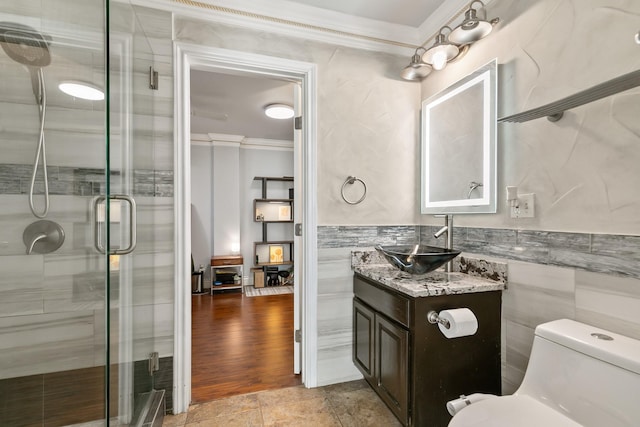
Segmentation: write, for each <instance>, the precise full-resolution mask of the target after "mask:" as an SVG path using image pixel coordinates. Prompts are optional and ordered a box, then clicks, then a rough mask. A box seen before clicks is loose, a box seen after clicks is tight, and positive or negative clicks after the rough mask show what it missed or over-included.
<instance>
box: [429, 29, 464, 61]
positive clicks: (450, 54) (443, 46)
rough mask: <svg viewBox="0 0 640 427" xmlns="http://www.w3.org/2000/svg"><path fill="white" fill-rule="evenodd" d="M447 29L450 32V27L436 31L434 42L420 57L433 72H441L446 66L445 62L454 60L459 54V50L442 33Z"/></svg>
mask: <svg viewBox="0 0 640 427" xmlns="http://www.w3.org/2000/svg"><path fill="white" fill-rule="evenodd" d="M445 29H448V30H449V31H451V27H448V26H446V25H445V26H444V27H442V28H440V31H438V35H437V36H436V40H435V42H434V43H433V46H431V47H430V48H429V49H427V51H426V52H425V53H424V54H423V55H422V61H423V62H425V63H427V64H429V65H431V66H432V67H433V69H434V70H442V69H443V68H444V67H446V66H447V62H449V61H451V60H452V59H454V58H455V57H456V56H458V54H459V53H460V48H459V47H458V46H456V45H455V44H453V43H451V42H450V41H449V40H447V38H446V37H445V35H444V34H442V31H443V30H445Z"/></svg>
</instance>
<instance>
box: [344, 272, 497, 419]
mask: <svg viewBox="0 0 640 427" xmlns="http://www.w3.org/2000/svg"><path fill="white" fill-rule="evenodd" d="M500 306H501V292H500V291H491V292H479V293H469V294H460V295H443V296H437V297H420V298H412V297H409V296H407V295H405V294H402V293H400V292H398V291H395V290H393V289H390V288H388V287H386V286H384V285H381V284H378V283H377V282H375V281H372V280H370V279H368V278H365V277H363V276H361V275H358V274H356V275H355V276H354V300H353V331H354V334H353V337H354V338H353V361H354V363H355V365H356V366H357V367H358V369H359V370H360V372H362V374H363V375H364V377H365V379H366V380H367V382H368V383H369V384H370V385H371V387H372V388H373V389H374V390H375V391H376V393H377V394H378V395H379V396H380V398H381V399H382V400H383V401H384V402H385V403H386V404H387V406H388V407H389V408H390V409H391V410H392V411H393V413H394V414H395V415H396V417H397V418H398V419H399V420H400V422H402V423H403V424H404V425H406V426H425V427H427V426H428V427H439V426H443V427H445V426H446V425H447V424H448V423H449V421H450V420H451V416H450V415H449V413H448V412H447V409H446V403H447V401H449V400H452V399H455V398H457V397H459V396H460V395H461V394H467V395H468V394H471V393H492V394H500V390H501V387H500V383H501V379H500ZM462 307H467V308H469V309H471V310H472V311H473V312H474V314H475V315H476V317H477V318H478V331H477V332H476V334H475V335H472V336H469V337H460V338H454V339H447V338H446V337H445V336H444V335H443V334H442V333H441V332H440V330H439V329H438V327H437V325H432V324H430V323H428V322H427V312H429V311H430V310H435V311H436V312H439V311H441V310H445V309H453V308H462Z"/></svg>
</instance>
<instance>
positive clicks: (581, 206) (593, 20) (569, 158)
mask: <svg viewBox="0 0 640 427" xmlns="http://www.w3.org/2000/svg"><path fill="white" fill-rule="evenodd" d="M639 14H640V3H639V2H637V1H632V0H536V1H527V2H522V1H510V0H494V1H493V2H491V3H490V5H489V7H488V16H489V17H495V16H498V17H500V20H501V23H500V24H499V25H498V26H497V27H496V28H495V29H494V32H493V33H492V34H490V35H489V36H488V37H487V38H485V39H483V40H481V41H480V42H478V43H476V44H475V45H473V46H472V47H471V49H470V50H469V52H468V54H467V55H466V56H465V57H464V58H463V59H461V60H460V61H458V62H456V63H452V64H450V65H448V66H447V67H446V68H445V70H443V71H440V72H434V73H432V74H431V75H430V76H429V77H427V78H426V79H425V80H424V81H423V83H422V99H426V98H429V97H430V96H432V95H434V94H436V93H437V92H439V91H440V90H442V89H444V88H445V87H447V86H448V85H450V84H452V83H454V82H455V81H457V80H459V79H460V78H462V77H463V76H465V75H466V74H468V73H470V72H471V71H473V70H474V69H476V68H478V67H479V66H481V65H483V64H485V63H486V62H488V61H489V60H491V59H493V58H496V57H497V58H498V64H499V72H498V80H499V101H498V116H499V117H502V116H507V115H510V114H514V113H518V112H521V111H525V110H527V109H531V108H535V107H538V106H541V105H544V104H546V103H549V102H553V101H556V100H558V99H560V98H562V97H565V96H568V95H572V94H573V93H576V92H578V91H580V90H583V89H587V88H589V87H591V86H594V85H596V84H599V83H602V82H604V81H606V80H609V79H612V78H614V77H617V76H619V75H622V74H625V73H628V72H631V71H634V70H637V69H638V68H640V46H638V45H637V44H636V43H634V40H633V36H634V34H636V33H637V32H638V15H639ZM639 93H640V90H639V89H637V88H636V89H633V90H630V91H627V92H623V93H621V94H619V95H616V96H613V97H609V98H606V99H603V100H600V101H597V102H594V103H592V104H589V105H586V106H583V107H580V108H576V109H574V110H570V111H567V112H566V113H565V115H564V118H563V119H562V120H560V121H559V122H556V123H551V122H549V121H547V120H546V119H545V118H542V119H537V120H534V121H531V122H528V123H523V124H511V123H506V124H499V125H498V126H499V134H498V147H499V149H498V213H497V214H490V215H467V216H464V215H459V216H458V217H457V219H456V225H460V226H477V227H509V228H517V227H518V228H525V229H530V230H555V231H576V232H595V233H611V234H638V230H640V186H638V184H637V183H638V182H640V176H639V175H638V168H637V165H638V164H640V150H639V149H638V142H639V139H640V122H639V121H638V120H637V118H638V117H639V116H640V102H638V94H639ZM507 185H517V186H518V187H519V189H520V192H521V193H535V194H536V217H535V218H534V219H526V220H525V219H520V220H512V219H511V218H508V217H507V209H506V207H505V186H507ZM423 222H424V223H425V224H435V223H436V222H434V220H433V219H432V217H429V216H425V217H424V218H423Z"/></svg>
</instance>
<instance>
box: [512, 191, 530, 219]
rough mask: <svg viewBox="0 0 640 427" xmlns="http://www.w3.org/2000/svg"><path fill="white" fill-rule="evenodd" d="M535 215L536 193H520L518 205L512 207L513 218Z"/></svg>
mask: <svg viewBox="0 0 640 427" xmlns="http://www.w3.org/2000/svg"><path fill="white" fill-rule="evenodd" d="M533 217H535V194H534V193H529V194H518V207H517V208H515V207H512V208H511V218H533Z"/></svg>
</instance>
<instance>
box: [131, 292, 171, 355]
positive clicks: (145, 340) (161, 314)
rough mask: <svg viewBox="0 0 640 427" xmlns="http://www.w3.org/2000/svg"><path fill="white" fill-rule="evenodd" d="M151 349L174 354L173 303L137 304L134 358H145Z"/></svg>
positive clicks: (134, 312)
mask: <svg viewBox="0 0 640 427" xmlns="http://www.w3.org/2000/svg"><path fill="white" fill-rule="evenodd" d="M150 351H157V352H158V353H159V354H160V356H161V357H166V356H171V355H173V303H169V304H155V305H142V306H136V307H135V308H134V310H133V358H134V359H135V360H144V359H146V358H147V357H148V356H149V352H150Z"/></svg>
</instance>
